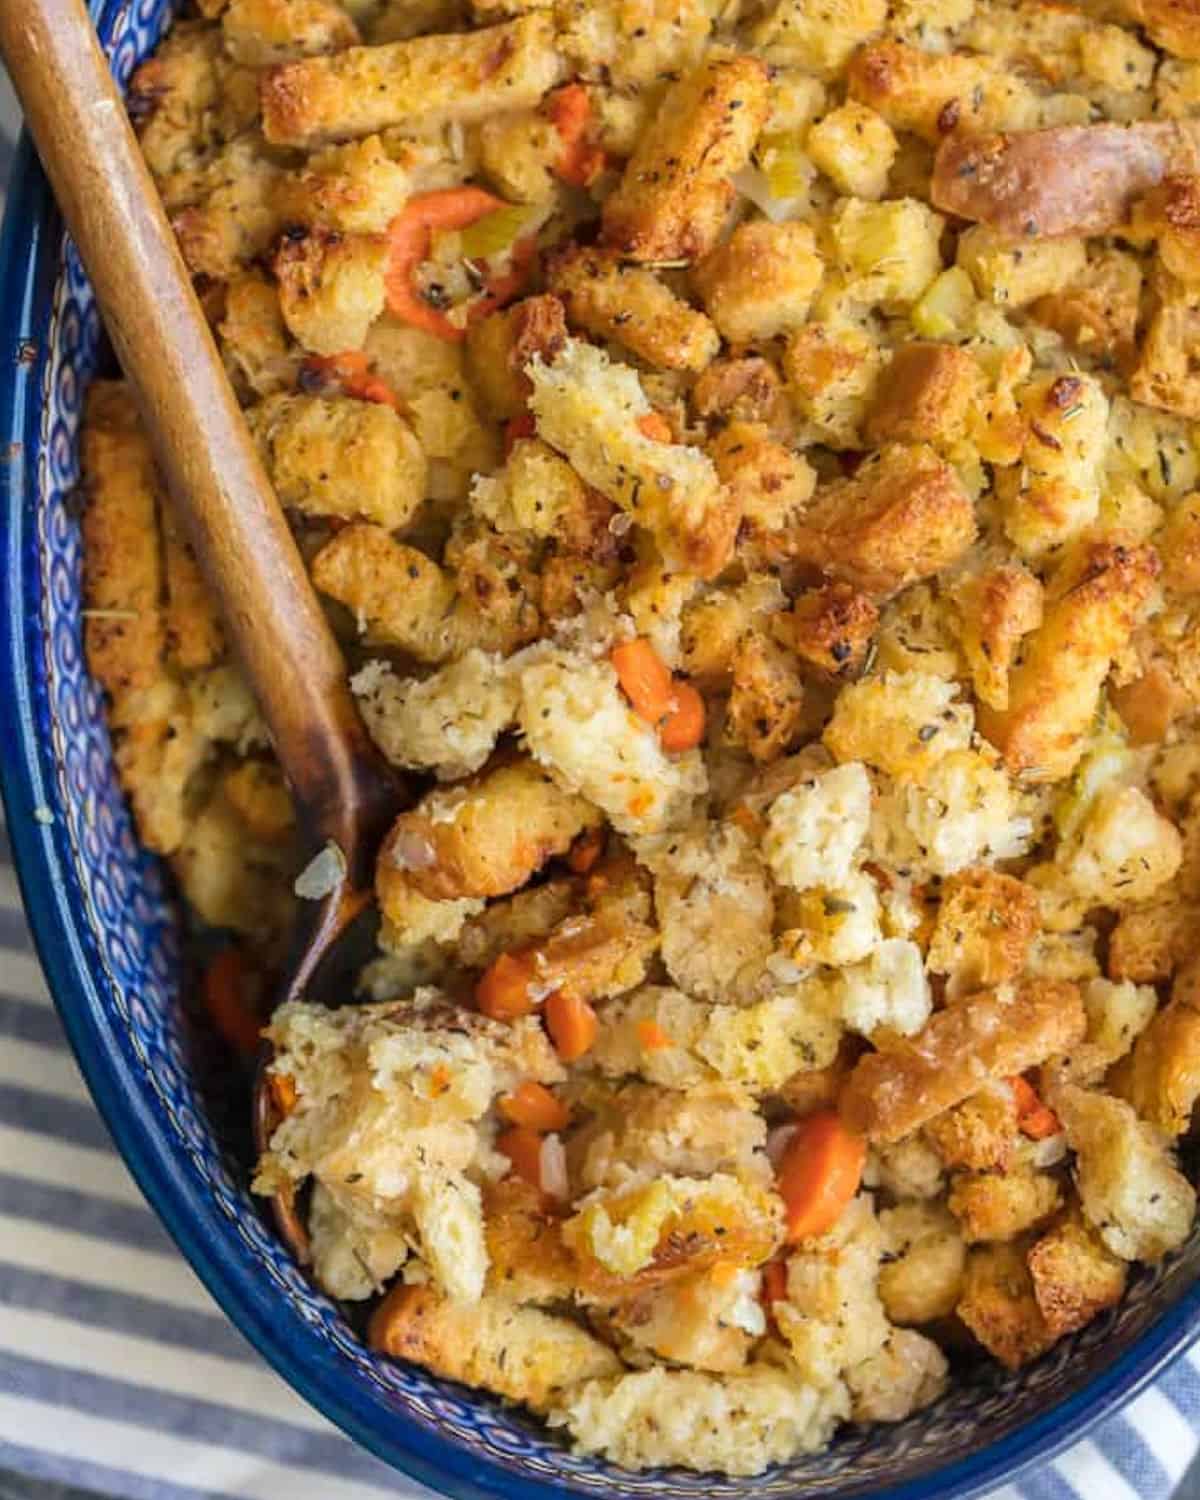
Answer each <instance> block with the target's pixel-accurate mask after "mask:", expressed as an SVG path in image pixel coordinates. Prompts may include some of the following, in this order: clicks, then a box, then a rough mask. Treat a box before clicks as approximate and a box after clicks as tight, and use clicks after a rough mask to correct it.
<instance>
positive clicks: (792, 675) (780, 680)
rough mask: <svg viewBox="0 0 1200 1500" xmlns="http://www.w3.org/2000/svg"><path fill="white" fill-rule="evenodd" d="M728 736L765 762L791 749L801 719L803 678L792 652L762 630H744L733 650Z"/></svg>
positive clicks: (757, 758)
mask: <svg viewBox="0 0 1200 1500" xmlns="http://www.w3.org/2000/svg"><path fill="white" fill-rule="evenodd" d="M732 671H733V687H732V689H731V691H730V694H729V715H728V720H727V724H728V729H729V733H730V737H731V738H732V739H733V740H734V741H735V742H736V743H737V744H739V745H743V746H745V748H746V749H747V750H748V751H749V752H750V754H751V756H752V757H753V758H754V759H755V760H756V761H758V762H759V764H766V763H769V762H770V761H774V760H778V759H779V757H780V756H781V755H785V754H786V753H787V751H788V750H790V749H793V748H794V746H795V745H796V743H797V741H798V739H799V738H800V734H801V730H802V728H803V723H804V681H803V679H802V677H801V675H800V671H799V665H798V663H797V661H796V658H795V656H794V655H793V654H792V652H790V651H788V650H786V649H785V648H784V647H783V646H780V645H778V644H777V643H776V642H775V641H774V640H772V639H771V637H770V636H769V635H767V634H766V633H765V632H763V631H761V630H751V631H748V632H747V633H746V634H745V635H744V636H742V638H741V640H740V641H738V643H737V647H736V648H735V650H734V653H733V663H732Z"/></svg>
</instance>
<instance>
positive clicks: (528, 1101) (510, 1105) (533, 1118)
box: [500, 1078, 571, 1130]
mask: <svg viewBox="0 0 1200 1500" xmlns="http://www.w3.org/2000/svg"><path fill="white" fill-rule="evenodd" d="M500 1113H501V1114H502V1115H503V1116H504V1118H505V1119H506V1120H510V1121H511V1122H512V1123H513V1124H514V1125H523V1126H524V1127H525V1128H526V1129H527V1130H565V1129H566V1127H567V1125H568V1123H569V1122H570V1119H571V1111H570V1110H569V1109H568V1108H567V1106H566V1105H565V1104H564V1103H563V1102H562V1100H561V1099H559V1098H557V1097H556V1095H554V1094H552V1093H551V1092H550V1090H549V1089H548V1088H547V1087H546V1086H545V1084H542V1083H535V1082H534V1081H533V1079H532V1078H527V1079H526V1080H525V1082H524V1083H520V1084H518V1085H517V1087H516V1088H515V1089H514V1090H513V1091H512V1093H511V1094H505V1095H504V1097H503V1098H502V1099H501V1100H500Z"/></svg>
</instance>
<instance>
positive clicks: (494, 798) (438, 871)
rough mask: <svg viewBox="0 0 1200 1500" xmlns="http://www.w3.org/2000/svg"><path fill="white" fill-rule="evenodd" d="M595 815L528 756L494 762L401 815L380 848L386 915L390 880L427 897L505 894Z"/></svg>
mask: <svg viewBox="0 0 1200 1500" xmlns="http://www.w3.org/2000/svg"><path fill="white" fill-rule="evenodd" d="M599 820H600V819H599V814H598V813H597V812H596V810H595V809H594V808H592V807H590V806H589V805H588V804H587V803H586V802H584V800H583V799H582V798H581V797H574V796H572V795H571V794H570V793H568V792H564V791H562V790H560V788H559V787H558V786H557V785H556V784H555V782H554V781H552V780H551V778H550V777H549V776H548V775H547V774H546V773H545V772H544V771H542V770H541V769H540V768H539V767H537V766H535V765H534V763H533V762H532V761H528V760H517V761H514V762H512V763H510V764H507V765H504V764H501V765H498V766H495V767H494V768H492V769H491V770H489V771H485V772H483V773H482V774H481V775H479V776H476V777H475V778H473V779H472V780H471V781H468V782H463V783H460V784H458V785H456V786H454V787H448V788H444V789H438V790H436V791H433V792H430V793H428V794H427V795H426V796H425V797H424V798H423V799H422V800H421V802H419V803H418V804H417V806H416V807H415V808H413V809H412V811H411V812H406V813H401V815H400V817H399V818H397V820H396V822H395V823H394V824H393V825H392V829H391V832H390V833H389V834H388V836H387V838H386V839H385V840H384V842H383V846H382V848H381V849H380V851H379V860H378V865H377V869H376V889H377V892H378V895H379V901H380V905H381V906H382V908H383V911H384V914H385V915H388V893H389V891H390V890H391V889H392V887H393V886H394V885H411V886H413V887H414V888H415V889H416V890H418V891H419V892H420V893H421V894H422V895H423V896H427V897H428V898H429V899H430V900H431V901H455V900H459V899H460V898H462V897H463V896H504V895H507V894H508V892H510V891H515V890H516V889H517V887H518V886H522V885H524V884H525V882H526V881H527V880H528V879H529V877H530V876H531V875H532V874H534V872H535V871H537V870H539V869H540V868H541V867H542V865H544V864H545V862H546V861H547V860H548V859H549V858H551V856H552V855H555V854H565V853H566V851H567V850H568V849H569V848H570V846H571V842H572V840H573V839H574V838H575V837H576V835H577V834H579V833H580V832H581V831H582V830H583V829H584V828H591V827H594V826H595V825H596V824H597V823H598V822H599Z"/></svg>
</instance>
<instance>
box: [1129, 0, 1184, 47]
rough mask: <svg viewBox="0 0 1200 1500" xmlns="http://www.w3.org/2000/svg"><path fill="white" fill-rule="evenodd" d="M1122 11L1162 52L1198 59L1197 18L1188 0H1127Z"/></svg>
mask: <svg viewBox="0 0 1200 1500" xmlns="http://www.w3.org/2000/svg"><path fill="white" fill-rule="evenodd" d="M1126 9H1127V10H1128V13H1129V15H1130V17H1131V18H1132V19H1133V20H1135V21H1137V22H1138V23H1139V24H1140V25H1142V26H1144V27H1145V28H1146V33H1147V35H1148V36H1149V37H1150V39H1151V41H1153V42H1155V43H1156V44H1157V45H1158V46H1160V47H1161V48H1162V49H1163V51H1164V52H1169V53H1171V54H1172V55H1173V56H1175V57H1181V58H1186V59H1189V60H1195V59H1198V58H1200V16H1198V15H1197V14H1196V11H1195V9H1194V8H1193V7H1192V6H1191V5H1190V4H1189V3H1188V0H1128V3H1127V6H1126Z"/></svg>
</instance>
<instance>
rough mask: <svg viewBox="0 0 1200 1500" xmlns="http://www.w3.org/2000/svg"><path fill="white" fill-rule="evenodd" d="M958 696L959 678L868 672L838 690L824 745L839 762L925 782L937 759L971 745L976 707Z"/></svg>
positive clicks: (927, 674) (906, 779) (916, 673)
mask: <svg viewBox="0 0 1200 1500" xmlns="http://www.w3.org/2000/svg"><path fill="white" fill-rule="evenodd" d="M957 698H958V688H957V685H956V684H955V683H952V682H946V681H945V680H944V679H943V678H941V677H934V676H933V675H932V674H930V673H926V672H887V673H885V674H884V675H883V676H882V677H864V678H863V679H862V680H861V681H859V682H855V683H851V684H849V686H847V687H846V688H844V689H843V690H842V692H841V693H840V694H839V696H838V699H837V702H836V704H835V705H834V711H833V718H832V719H830V721H829V723H828V725H827V726H826V729H825V734H824V740H825V744H826V746H827V748H828V749H829V751H830V753H831V754H832V755H833V757H834V758H835V759H836V760H838V761H841V762H847V761H850V762H854V761H865V762H866V763H867V764H868V765H870V766H876V767H878V769H879V770H881V771H886V772H887V773H888V775H889V776H892V777H896V778H898V779H903V780H905V781H909V780H912V781H917V782H920V781H923V780H925V779H926V778H927V777H928V774H929V771H930V770H931V769H932V767H933V766H934V765H935V764H936V763H937V762H938V761H940V760H942V759H943V758H944V757H945V756H948V755H950V754H951V753H952V752H955V751H961V750H965V749H966V747H967V746H968V745H969V744H970V741H971V729H972V714H971V709H970V707H969V706H968V705H967V704H965V703H961V702H958V701H957Z"/></svg>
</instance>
